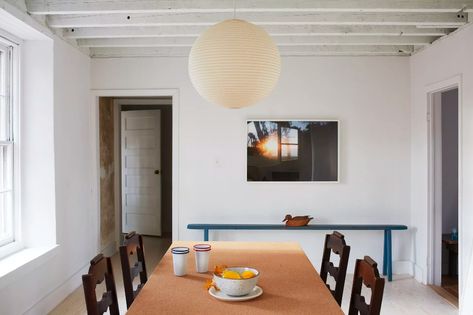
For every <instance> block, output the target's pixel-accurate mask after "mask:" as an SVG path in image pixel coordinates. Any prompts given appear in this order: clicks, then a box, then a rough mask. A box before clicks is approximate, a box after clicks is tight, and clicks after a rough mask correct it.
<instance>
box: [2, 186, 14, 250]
mask: <svg viewBox="0 0 473 315" xmlns="http://www.w3.org/2000/svg"><path fill="white" fill-rule="evenodd" d="M11 209H12V192H11V191H10V192H2V193H0V246H1V245H4V244H7V243H10V242H11V241H13V218H12V215H13V212H12V211H11Z"/></svg>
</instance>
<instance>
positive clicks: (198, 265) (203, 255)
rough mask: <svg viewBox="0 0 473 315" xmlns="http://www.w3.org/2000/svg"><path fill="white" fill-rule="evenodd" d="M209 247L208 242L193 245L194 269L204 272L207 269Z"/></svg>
mask: <svg viewBox="0 0 473 315" xmlns="http://www.w3.org/2000/svg"><path fill="white" fill-rule="evenodd" d="M211 248H212V247H211V246H210V245H209V244H196V245H194V251H195V269H196V270H197V272H199V273H205V272H207V271H209V256H210V249H211Z"/></svg>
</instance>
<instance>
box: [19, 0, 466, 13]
mask: <svg viewBox="0 0 473 315" xmlns="http://www.w3.org/2000/svg"><path fill="white" fill-rule="evenodd" d="M26 4H27V8H28V11H29V12H30V13H31V14H92V13H128V14H132V13H163V12H192V13H198V12H231V11H233V0H203V1H195V0H172V1H169V0H168V1H162V0H117V1H113V0H89V1H79V0H76V1H74V0H26ZM236 5H237V11H238V12H261V11H265V12H281V11H284V12H458V11H460V10H461V9H462V8H465V10H466V11H467V12H471V10H472V8H473V1H472V0H337V1H333V0H317V1H314V0H277V1H268V0H238V1H237V2H236Z"/></svg>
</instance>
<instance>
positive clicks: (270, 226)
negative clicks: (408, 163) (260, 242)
mask: <svg viewBox="0 0 473 315" xmlns="http://www.w3.org/2000/svg"><path fill="white" fill-rule="evenodd" d="M187 228H188V229H189V230H205V229H208V230H352V231H354V230H376V231H384V230H407V225H397V224H309V225H306V226H296V227H291V226H286V225H284V224H207V223H192V224H188V225H187Z"/></svg>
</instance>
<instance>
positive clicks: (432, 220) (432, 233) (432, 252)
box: [425, 75, 464, 297]
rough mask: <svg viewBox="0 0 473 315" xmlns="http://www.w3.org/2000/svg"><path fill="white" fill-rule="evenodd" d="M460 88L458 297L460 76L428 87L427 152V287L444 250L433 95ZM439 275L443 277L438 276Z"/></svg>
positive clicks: (460, 208) (460, 194) (435, 275)
mask: <svg viewBox="0 0 473 315" xmlns="http://www.w3.org/2000/svg"><path fill="white" fill-rule="evenodd" d="M455 88H457V89H458V284H459V297H460V296H461V292H463V291H462V290H463V277H462V276H463V270H462V269H463V268H462V253H463V251H462V246H461V245H462V237H463V232H462V231H463V228H464V227H463V225H462V224H463V220H462V217H463V215H462V214H463V200H462V197H463V185H462V183H463V176H462V157H463V156H462V139H463V137H462V117H463V116H462V112H463V107H462V104H463V102H462V77H461V75H457V76H454V77H451V78H449V79H446V80H443V81H440V82H436V83H433V84H431V85H429V86H427V87H426V89H425V95H426V96H427V125H428V132H427V151H428V188H427V189H428V196H427V210H428V211H427V222H426V223H427V244H426V245H427V284H435V282H436V280H437V279H438V278H439V277H440V278H441V268H438V266H439V264H441V262H442V259H441V255H442V253H441V251H439V250H438V247H436V246H438V245H436V242H435V240H436V239H437V238H438V235H439V234H440V237H441V234H442V228H441V225H439V224H436V221H437V220H438V218H439V216H440V215H441V214H438V213H437V211H436V210H435V199H436V195H435V174H436V170H435V167H436V165H435V151H436V150H435V136H434V135H435V130H434V129H435V117H434V114H433V113H434V95H435V94H436V93H438V92H446V91H448V90H452V89H455ZM439 227H440V228H439ZM438 272H440V275H439V274H438Z"/></svg>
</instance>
